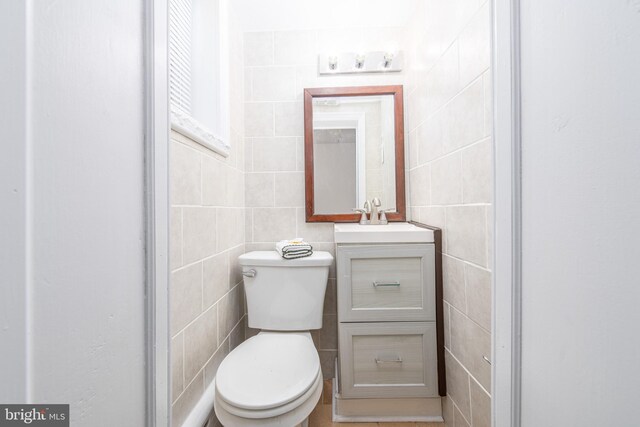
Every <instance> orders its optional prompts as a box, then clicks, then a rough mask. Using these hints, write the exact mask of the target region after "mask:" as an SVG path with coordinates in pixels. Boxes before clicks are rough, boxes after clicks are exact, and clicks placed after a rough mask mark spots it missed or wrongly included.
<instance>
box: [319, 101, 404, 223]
mask: <svg viewBox="0 0 640 427" xmlns="http://www.w3.org/2000/svg"><path fill="white" fill-rule="evenodd" d="M394 120H395V114H394V95H393V94H383V95H368V96H338V97H323V98H314V99H313V153H314V156H313V170H314V177H313V178H314V179H313V181H314V211H315V214H350V213H352V210H353V208H357V207H362V206H363V205H364V202H365V201H366V200H371V199H373V198H374V197H377V198H378V199H380V200H381V201H382V207H381V208H382V209H385V210H387V211H389V212H393V211H395V210H396V182H395V177H396V162H395V144H396V141H395V124H394Z"/></svg>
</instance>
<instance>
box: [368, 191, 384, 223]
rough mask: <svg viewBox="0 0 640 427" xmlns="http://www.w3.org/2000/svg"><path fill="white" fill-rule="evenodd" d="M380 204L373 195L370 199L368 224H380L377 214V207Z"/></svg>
mask: <svg viewBox="0 0 640 427" xmlns="http://www.w3.org/2000/svg"><path fill="white" fill-rule="evenodd" d="M381 205H382V203H380V199H378V198H377V197H374V198H373V199H372V200H371V216H370V217H369V218H370V219H369V224H371V225H378V224H380V218H379V216H378V208H379V207H380V206H381Z"/></svg>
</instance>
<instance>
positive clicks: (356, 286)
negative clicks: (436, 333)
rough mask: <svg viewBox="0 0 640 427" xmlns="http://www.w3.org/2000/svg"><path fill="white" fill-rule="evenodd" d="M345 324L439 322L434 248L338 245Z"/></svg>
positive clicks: (425, 245)
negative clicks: (358, 322) (366, 322)
mask: <svg viewBox="0 0 640 427" xmlns="http://www.w3.org/2000/svg"><path fill="white" fill-rule="evenodd" d="M337 259H338V311H339V315H340V321H341V322H352V321H381V320H382V321H412V320H417V321H433V320H435V269H434V262H435V249H434V246H433V245H432V244H405V245H371V246H361V245H353V246H351V245H350V246H338V251H337Z"/></svg>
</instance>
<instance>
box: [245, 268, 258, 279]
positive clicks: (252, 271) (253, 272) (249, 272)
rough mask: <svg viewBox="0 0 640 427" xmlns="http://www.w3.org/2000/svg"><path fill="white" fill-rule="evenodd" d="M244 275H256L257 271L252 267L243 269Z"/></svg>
mask: <svg viewBox="0 0 640 427" xmlns="http://www.w3.org/2000/svg"><path fill="white" fill-rule="evenodd" d="M242 275H243V276H244V277H256V271H255V270H254V269H253V268H252V269H251V270H246V271H244V270H243V271H242Z"/></svg>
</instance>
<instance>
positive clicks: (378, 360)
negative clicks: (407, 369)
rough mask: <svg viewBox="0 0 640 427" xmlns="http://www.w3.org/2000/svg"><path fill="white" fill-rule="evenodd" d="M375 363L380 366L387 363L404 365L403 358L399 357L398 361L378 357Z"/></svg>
mask: <svg viewBox="0 0 640 427" xmlns="http://www.w3.org/2000/svg"><path fill="white" fill-rule="evenodd" d="M375 361H376V363H377V364H378V365H382V364H385V363H402V358H401V357H399V356H398V358H397V359H392V360H384V359H378V358H377V357H376V358H375Z"/></svg>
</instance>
